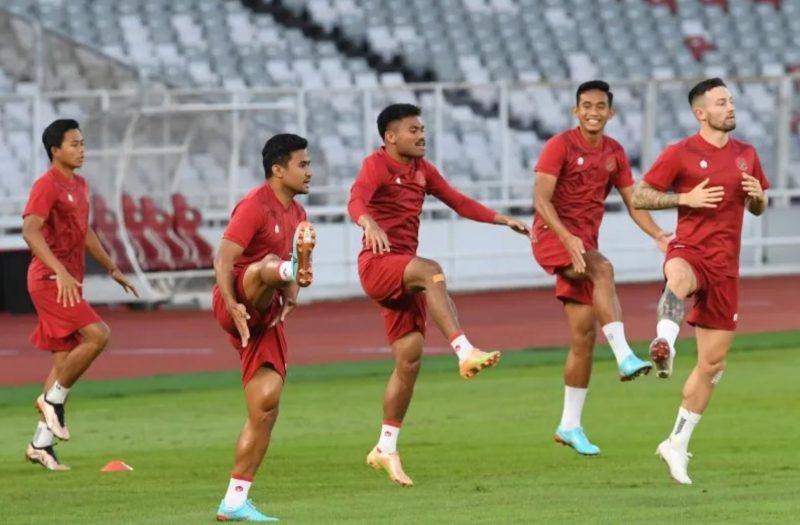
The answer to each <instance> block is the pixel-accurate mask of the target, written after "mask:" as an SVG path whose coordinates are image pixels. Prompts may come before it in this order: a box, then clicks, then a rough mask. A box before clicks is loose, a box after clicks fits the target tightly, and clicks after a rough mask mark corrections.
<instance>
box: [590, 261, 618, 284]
mask: <svg viewBox="0 0 800 525" xmlns="http://www.w3.org/2000/svg"><path fill="white" fill-rule="evenodd" d="M589 273H590V275H591V277H592V280H593V281H613V280H614V265H613V264H611V261H609V260H608V259H606V258H605V257H597V258H595V259H594V260H592V261H591V263H590V266H589Z"/></svg>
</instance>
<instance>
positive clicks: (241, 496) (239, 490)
mask: <svg viewBox="0 0 800 525" xmlns="http://www.w3.org/2000/svg"><path fill="white" fill-rule="evenodd" d="M252 484H253V482H252V481H247V480H245V479H238V478H236V477H233V476H231V481H230V483H228V492H226V493H225V506H226V507H227V508H229V509H238V508H239V507H241V506H242V505H244V502H245V501H247V494H248V493H249V492H250V485H252Z"/></svg>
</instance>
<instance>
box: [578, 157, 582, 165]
mask: <svg viewBox="0 0 800 525" xmlns="http://www.w3.org/2000/svg"><path fill="white" fill-rule="evenodd" d="M578 166H583V157H578Z"/></svg>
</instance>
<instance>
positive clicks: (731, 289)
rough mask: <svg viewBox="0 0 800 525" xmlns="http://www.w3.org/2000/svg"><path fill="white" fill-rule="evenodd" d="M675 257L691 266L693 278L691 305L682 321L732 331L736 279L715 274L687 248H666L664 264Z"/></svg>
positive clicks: (699, 255)
mask: <svg viewBox="0 0 800 525" xmlns="http://www.w3.org/2000/svg"><path fill="white" fill-rule="evenodd" d="M676 257H679V258H681V259H683V260H685V261H686V262H688V263H689V265H691V267H692V270H694V275H695V277H696V278H697V289H696V290H695V291H694V293H693V294H692V297H694V305H693V306H692V310H691V311H690V312H689V315H688V316H687V317H686V321H687V322H688V323H689V324H690V325H692V326H700V327H702V328H711V329H713V330H730V331H733V330H736V321H738V319H739V314H738V310H739V277H734V276H730V275H719V274H717V273H714V271H713V270H711V269H710V268H709V267H708V266H707V265H706V259H705V258H704V257H703V254H702V253H700V252H698V251H696V250H693V249H691V248H683V247H681V248H673V247H670V249H669V251H668V252H667V257H666V259H665V261H664V263H665V264H666V261H669V260H670V259H675V258H676Z"/></svg>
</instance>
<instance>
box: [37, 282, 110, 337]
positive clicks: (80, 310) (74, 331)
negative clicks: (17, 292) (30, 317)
mask: <svg viewBox="0 0 800 525" xmlns="http://www.w3.org/2000/svg"><path fill="white" fill-rule="evenodd" d="M28 288H29V292H28V294H29V295H30V297H31V302H33V306H34V307H35V308H36V313H37V314H38V316H39V322H38V324H37V325H36V328H35V329H34V330H33V333H32V334H31V338H30V341H31V343H33V346H35V347H36V348H39V349H40V350H49V351H51V352H69V351H70V350H72V349H73V348H75V347H76V346H78V344H80V342H81V336H80V334H79V333H78V330H80V329H81V328H83V327H85V326H89V325H91V324H94V323H99V322H102V319H100V316H99V315H97V312H95V311H94V309H93V308H92V307H91V306H90V305H89V303H88V302H87V301H86V300H85V299H82V300H81V302H79V303H78V304H76V305H75V306H62V305H60V304H58V303H57V302H56V297H58V287H57V286H56V282H55V281H45V282H42V281H38V282H36V283H35V284H34V283H30V282H29V283H28Z"/></svg>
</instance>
